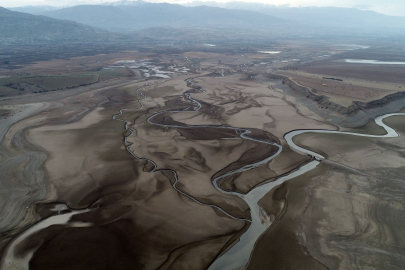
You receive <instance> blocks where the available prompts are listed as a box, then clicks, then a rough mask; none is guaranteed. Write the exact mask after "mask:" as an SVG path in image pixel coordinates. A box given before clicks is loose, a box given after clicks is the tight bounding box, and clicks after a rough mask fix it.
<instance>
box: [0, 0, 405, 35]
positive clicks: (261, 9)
mask: <svg viewBox="0 0 405 270" xmlns="http://www.w3.org/2000/svg"><path fill="white" fill-rule="evenodd" d="M13 10H14V11H10V10H7V9H4V8H2V9H0V22H1V25H0V39H4V38H39V39H43V40H46V39H51V40H102V39H109V38H110V40H111V39H114V38H122V37H124V36H126V37H129V38H130V39H131V38H136V39H139V38H147V39H157V40H158V39H170V38H172V39H177V38H181V39H188V37H196V38H197V39H201V38H202V37H203V39H210V38H211V39H212V38H214V39H218V38H219V39H220V38H221V37H223V38H224V39H225V40H228V39H229V38H233V39H247V40H252V38H254V39H255V38H259V37H260V38H263V39H265V38H271V37H287V38H297V37H298V38H300V37H308V36H310V37H322V38H325V37H342V36H348V37H370V36H372V37H377V38H378V37H379V36H380V37H381V36H384V37H386V36H392V37H403V36H404V35H405V31H404V30H405V29H404V28H405V17H395V16H387V15H383V14H379V13H376V12H373V11H364V10H359V9H355V8H336V7H326V8H323V7H299V8H291V7H278V6H274V5H266V4H256V3H246V2H229V3H217V2H193V3H190V4H188V5H187V6H184V5H178V4H168V3H148V2H144V1H128V0H122V1H119V2H109V3H104V4H100V5H78V6H73V7H64V8H55V7H50V6H28V7H20V8H13ZM17 11H20V12H17ZM28 13H31V14H28ZM34 14H36V15H35V16H34ZM38 14H41V15H40V16H39V15H38ZM113 32H115V34H114V33H113ZM117 33H119V34H117ZM255 40H256V39H255Z"/></svg>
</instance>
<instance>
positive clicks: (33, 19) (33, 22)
mask: <svg viewBox="0 0 405 270" xmlns="http://www.w3.org/2000/svg"><path fill="white" fill-rule="evenodd" d="M117 36H118V35H117V34H112V33H109V32H108V31H106V30H102V29H97V28H93V27H90V26H87V25H82V24H79V23H76V22H71V21H61V20H57V19H53V18H49V17H45V16H36V15H31V14H26V13H21V12H16V11H11V10H8V9H5V8H2V7H0V41H1V42H16V41H17V40H19V41H24V40H25V41H30V40H45V41H97V40H106V39H108V38H112V37H117Z"/></svg>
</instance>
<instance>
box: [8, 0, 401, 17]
mask: <svg viewBox="0 0 405 270" xmlns="http://www.w3.org/2000/svg"><path fill="white" fill-rule="evenodd" d="M114 1H115V0H0V6H3V7H18V6H25V5H50V6H72V5H77V4H97V3H102V2H114ZM191 1H193V0H147V2H155V3H157V2H168V3H187V2H191ZM200 1H204V0H200ZM236 1H238V0H236ZM216 2H232V0H216ZM239 2H250V3H265V4H272V5H290V6H337V7H358V8H361V9H370V10H374V11H377V12H380V13H384V14H389V15H397V16H405V0H267V1H266V0H239Z"/></svg>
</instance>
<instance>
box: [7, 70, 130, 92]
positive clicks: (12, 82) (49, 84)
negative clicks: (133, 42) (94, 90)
mask: <svg viewBox="0 0 405 270" xmlns="http://www.w3.org/2000/svg"><path fill="white" fill-rule="evenodd" d="M130 75H131V72H130V71H128V70H127V69H125V68H122V69H115V70H100V71H95V72H88V73H81V74H73V75H55V76H29V75H28V76H12V77H6V78H0V97H4V96H15V95H20V94H28V93H38V92H39V93H41V92H48V91H55V90H62V89H66V88H72V87H77V86H82V85H88V84H91V83H95V82H97V81H105V80H109V79H114V78H119V77H126V76H130Z"/></svg>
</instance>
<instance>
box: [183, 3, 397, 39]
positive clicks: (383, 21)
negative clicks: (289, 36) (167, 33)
mask: <svg viewBox="0 0 405 270" xmlns="http://www.w3.org/2000/svg"><path fill="white" fill-rule="evenodd" d="M203 5H209V6H213V7H221V8H227V9H234V10H247V11H255V12H259V13H262V14H266V15H270V16H275V17H278V18H281V19H285V20H289V21H293V22H298V23H300V24H304V25H307V26H309V27H322V28H326V27H333V28H347V29H348V30H356V29H362V30H363V31H364V30H365V31H366V32H373V31H380V30H381V29H398V30H399V29H404V28H405V17H398V16H388V15H384V14H380V13H377V12H375V11H371V10H360V9H356V8H341V7H286V6H275V5H269V4H261V3H246V2H227V3H218V2H201V1H196V2H192V3H189V4H186V5H185V6H192V7H198V6H203Z"/></svg>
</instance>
